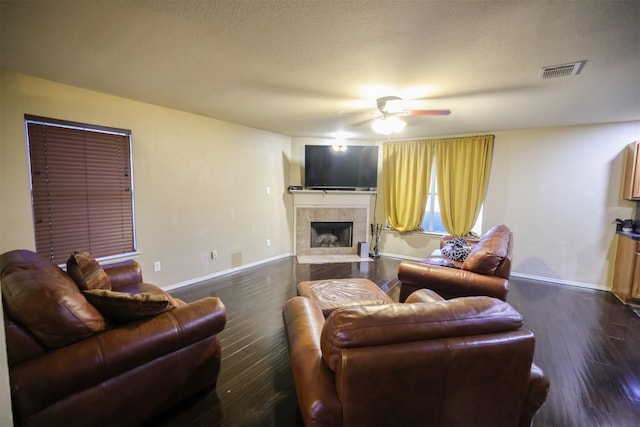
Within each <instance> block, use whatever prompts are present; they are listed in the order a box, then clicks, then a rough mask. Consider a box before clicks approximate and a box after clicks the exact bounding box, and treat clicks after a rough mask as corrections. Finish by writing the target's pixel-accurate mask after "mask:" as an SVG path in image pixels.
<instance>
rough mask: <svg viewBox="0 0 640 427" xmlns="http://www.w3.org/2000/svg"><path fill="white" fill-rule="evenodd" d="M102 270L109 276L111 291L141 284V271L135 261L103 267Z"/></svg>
mask: <svg viewBox="0 0 640 427" xmlns="http://www.w3.org/2000/svg"><path fill="white" fill-rule="evenodd" d="M102 269H103V270H104V271H105V273H107V275H108V276H109V280H111V288H112V289H113V290H118V289H120V288H122V287H124V286H127V285H132V284H136V283H142V282H143V280H142V269H141V268H140V264H138V262H137V261H135V260H128V261H123V262H119V263H116V264H108V265H103V266H102Z"/></svg>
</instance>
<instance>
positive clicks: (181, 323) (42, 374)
mask: <svg viewBox="0 0 640 427" xmlns="http://www.w3.org/2000/svg"><path fill="white" fill-rule="evenodd" d="M225 324H226V310H225V307H224V305H223V304H222V302H221V301H220V300H219V299H218V298H215V297H208V298H204V299H201V300H198V301H195V302H193V303H191V304H188V305H185V306H182V307H178V308H176V309H174V310H171V311H168V312H165V313H162V314H160V315H158V316H154V317H151V318H148V319H144V320H140V321H138V322H131V323H127V324H125V325H122V326H121V327H117V328H114V329H110V330H107V331H104V332H101V333H98V334H96V335H93V336H91V337H90V338H87V339H84V340H81V341H78V342H76V343H74V344H71V345H68V346H66V347H62V348H60V349H57V350H54V351H50V352H48V353H46V354H43V355H42V356H39V357H35V358H33V359H30V360H28V361H26V362H24V363H21V364H18V365H16V366H14V367H13V368H12V370H11V389H12V394H13V395H14V396H15V399H14V401H15V402H20V404H21V405H26V406H29V407H28V408H20V412H25V413H37V412H38V411H39V410H40V409H42V408H44V407H47V406H48V405H50V404H51V403H53V402H57V401H59V400H61V399H62V398H64V397H66V396H70V395H72V394H74V393H79V392H81V391H82V390H85V389H88V388H90V387H94V386H96V385H97V384H100V383H101V382H104V381H108V380H109V379H111V378H114V377H116V376H118V375H121V374H123V373H126V372H128V371H131V370H133V369H136V368H139V367H142V366H144V365H145V364H147V363H150V362H152V361H154V360H156V359H158V358H163V357H167V356H168V355H170V354H172V353H175V352H176V351H177V350H179V349H181V348H184V347H186V346H188V345H191V344H193V343H196V342H199V341H202V340H204V339H206V338H208V337H211V336H214V335H215V334H218V333H219V332H221V331H222V330H223V329H224V327H225Z"/></svg>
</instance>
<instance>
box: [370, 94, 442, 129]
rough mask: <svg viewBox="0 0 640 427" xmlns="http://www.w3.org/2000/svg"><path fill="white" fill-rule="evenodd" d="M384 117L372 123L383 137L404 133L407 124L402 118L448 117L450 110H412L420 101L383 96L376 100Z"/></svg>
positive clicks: (373, 127)
mask: <svg viewBox="0 0 640 427" xmlns="http://www.w3.org/2000/svg"><path fill="white" fill-rule="evenodd" d="M376 103H377V105H378V110H380V113H382V117H378V118H376V119H374V120H373V122H371V128H372V129H373V130H374V131H375V132H377V133H379V134H382V135H390V134H392V133H398V132H402V130H403V129H404V127H405V126H406V125H407V123H406V122H405V121H404V120H402V119H401V118H400V117H406V116H447V115H449V114H451V111H450V110H423V109H415V108H411V106H412V105H413V106H416V104H417V103H420V101H406V100H403V99H402V98H399V97H397V96H383V97H382V98H378V99H377V100H376Z"/></svg>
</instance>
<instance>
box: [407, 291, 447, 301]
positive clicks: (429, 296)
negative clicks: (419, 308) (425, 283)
mask: <svg viewBox="0 0 640 427" xmlns="http://www.w3.org/2000/svg"><path fill="white" fill-rule="evenodd" d="M439 301H444V298H442V297H441V296H440V295H438V294H437V293H436V292H434V291H432V290H431V289H418V290H417V291H415V292H414V293H412V294H411V295H409V298H407V299H406V301H405V304H413V303H421V302H439Z"/></svg>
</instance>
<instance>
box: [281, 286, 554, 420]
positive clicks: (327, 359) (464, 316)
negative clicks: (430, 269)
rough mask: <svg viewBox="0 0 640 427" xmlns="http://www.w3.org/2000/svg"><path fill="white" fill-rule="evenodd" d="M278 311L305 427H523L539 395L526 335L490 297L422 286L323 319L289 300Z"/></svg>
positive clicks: (309, 303) (544, 385)
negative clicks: (402, 298)
mask: <svg viewBox="0 0 640 427" xmlns="http://www.w3.org/2000/svg"><path fill="white" fill-rule="evenodd" d="M283 317H284V323H285V331H286V336H287V340H288V346H289V358H290V362H291V368H292V371H293V376H294V380H295V386H296V393H297V397H298V403H299V407H300V411H301V414H302V418H303V420H304V424H305V425H306V426H307V427H309V426H341V425H345V426H363V425H367V426H375V425H378V426H391V425H393V426H479V425H483V426H484V425H487V426H489V425H491V426H510V427H513V426H529V425H530V424H531V422H532V419H533V416H534V415H535V413H536V412H537V411H538V409H539V408H540V407H541V406H542V404H543V403H544V402H545V400H546V397H547V394H548V390H549V381H548V379H547V378H546V377H545V375H544V373H543V372H542V370H540V369H539V368H538V367H537V366H536V365H534V364H533V363H532V359H533V353H534V345H535V339H534V336H533V333H531V332H530V331H528V330H525V329H521V326H522V324H523V320H522V317H521V316H520V314H518V313H517V312H516V311H515V310H514V309H513V308H512V307H511V306H510V305H508V304H507V303H505V302H503V301H500V300H498V299H495V298H489V297H482V296H481V297H466V298H456V299H451V300H444V299H443V298H442V297H440V296H438V295H437V294H435V293H434V292H431V291H429V290H426V289H423V290H419V291H416V292H415V293H414V294H412V295H411V296H410V297H409V298H408V299H407V301H406V303H404V304H402V303H391V304H382V305H364V306H357V307H345V308H339V309H337V310H335V311H334V312H333V313H332V314H331V315H330V316H329V317H328V318H326V319H325V318H324V316H323V313H322V310H321V309H320V307H319V306H318V304H317V303H316V302H315V301H313V300H312V299H309V298H305V297H300V296H298V297H294V298H293V299H291V300H289V301H288V302H287V303H286V305H285V307H284V310H283Z"/></svg>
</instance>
